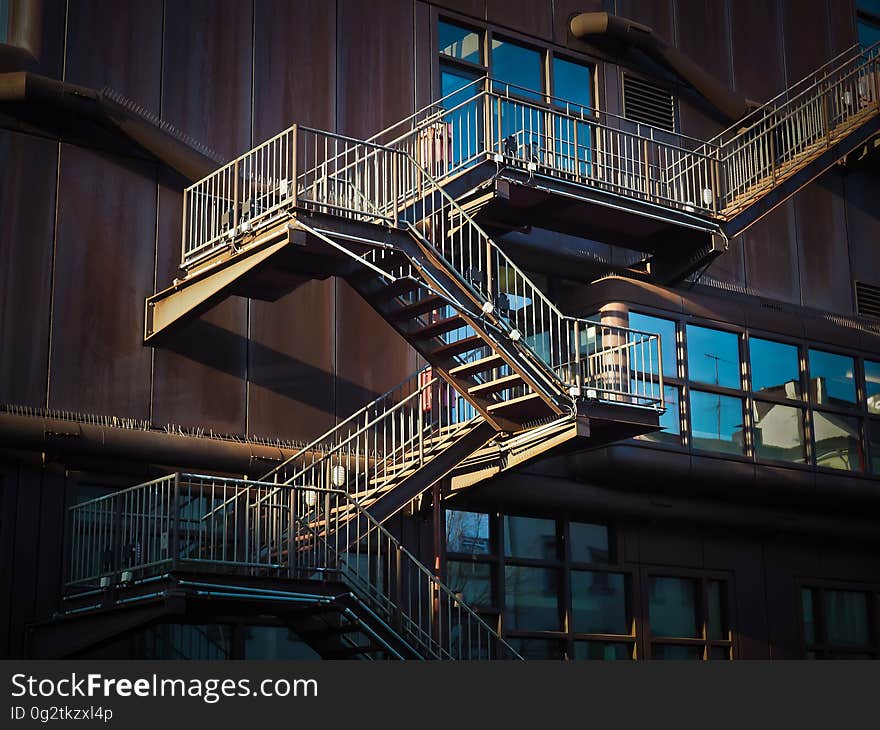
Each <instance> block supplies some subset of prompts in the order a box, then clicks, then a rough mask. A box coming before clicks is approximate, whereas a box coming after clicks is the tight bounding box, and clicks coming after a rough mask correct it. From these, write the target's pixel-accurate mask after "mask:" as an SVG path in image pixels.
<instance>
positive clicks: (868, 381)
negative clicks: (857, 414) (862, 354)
mask: <svg viewBox="0 0 880 730" xmlns="http://www.w3.org/2000/svg"><path fill="white" fill-rule="evenodd" d="M865 395H866V396H867V398H868V413H874V414H876V415H880V362H871V361H870V360H865Z"/></svg>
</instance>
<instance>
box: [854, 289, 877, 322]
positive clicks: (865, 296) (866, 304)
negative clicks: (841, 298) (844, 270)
mask: <svg viewBox="0 0 880 730" xmlns="http://www.w3.org/2000/svg"><path fill="white" fill-rule="evenodd" d="M856 311H857V312H858V313H859V314H861V315H863V316H865V317H877V318H878V319H880V286H874V285H872V284H866V283H865V282H863V281H857V282H856Z"/></svg>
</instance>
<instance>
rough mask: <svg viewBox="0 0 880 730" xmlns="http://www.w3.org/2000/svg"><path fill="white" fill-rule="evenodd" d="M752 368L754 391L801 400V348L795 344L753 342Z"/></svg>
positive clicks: (751, 343) (758, 339)
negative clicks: (799, 359) (799, 398)
mask: <svg viewBox="0 0 880 730" xmlns="http://www.w3.org/2000/svg"><path fill="white" fill-rule="evenodd" d="M749 357H750V360H751V366H752V390H753V391H754V392H755V393H758V392H761V391H767V392H769V393H772V394H773V395H779V396H785V397H786V398H797V397H799V396H800V392H801V382H800V365H799V362H798V349H797V347H796V346H795V345H786V344H784V343H782V342H773V341H772V340H762V339H760V338H758V337H752V338H751V339H750V340H749Z"/></svg>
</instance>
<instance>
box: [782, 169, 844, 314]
mask: <svg viewBox="0 0 880 730" xmlns="http://www.w3.org/2000/svg"><path fill="white" fill-rule="evenodd" d="M795 211H796V215H797V234H798V251H799V255H798V260H799V268H800V287H801V301H802V303H803V304H804V305H805V306H808V307H815V308H817V309H825V310H828V311H830V312H840V313H844V314H848V313H850V312H852V308H853V294H852V288H851V283H850V282H851V280H852V276H851V272H850V261H849V247H848V245H847V241H846V215H845V207H844V202H843V180H842V176H841V174H840V172H838V171H837V170H829V171H828V172H827V173H825V175H824V176H823V177H822V178H821V179H820V180H818V181H817V182H815V183H813V184H812V185H808V186H807V187H806V188H804V189H803V190H802V191H801V192H800V193H798V195H797V197H796V198H795Z"/></svg>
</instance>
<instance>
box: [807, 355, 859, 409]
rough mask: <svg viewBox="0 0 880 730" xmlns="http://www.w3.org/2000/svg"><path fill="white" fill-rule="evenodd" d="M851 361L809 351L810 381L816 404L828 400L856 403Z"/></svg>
mask: <svg viewBox="0 0 880 730" xmlns="http://www.w3.org/2000/svg"><path fill="white" fill-rule="evenodd" d="M853 368H854V364H853V359H852V358H851V357H847V356H846V355H835V354H834V353H833V352H823V351H822V350H810V380H811V381H812V384H813V385H812V387H813V395H814V397H815V399H816V402H817V403H827V402H828V401H829V400H838V401H845V402H847V403H855V402H856V381H855V378H854V377H853Z"/></svg>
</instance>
